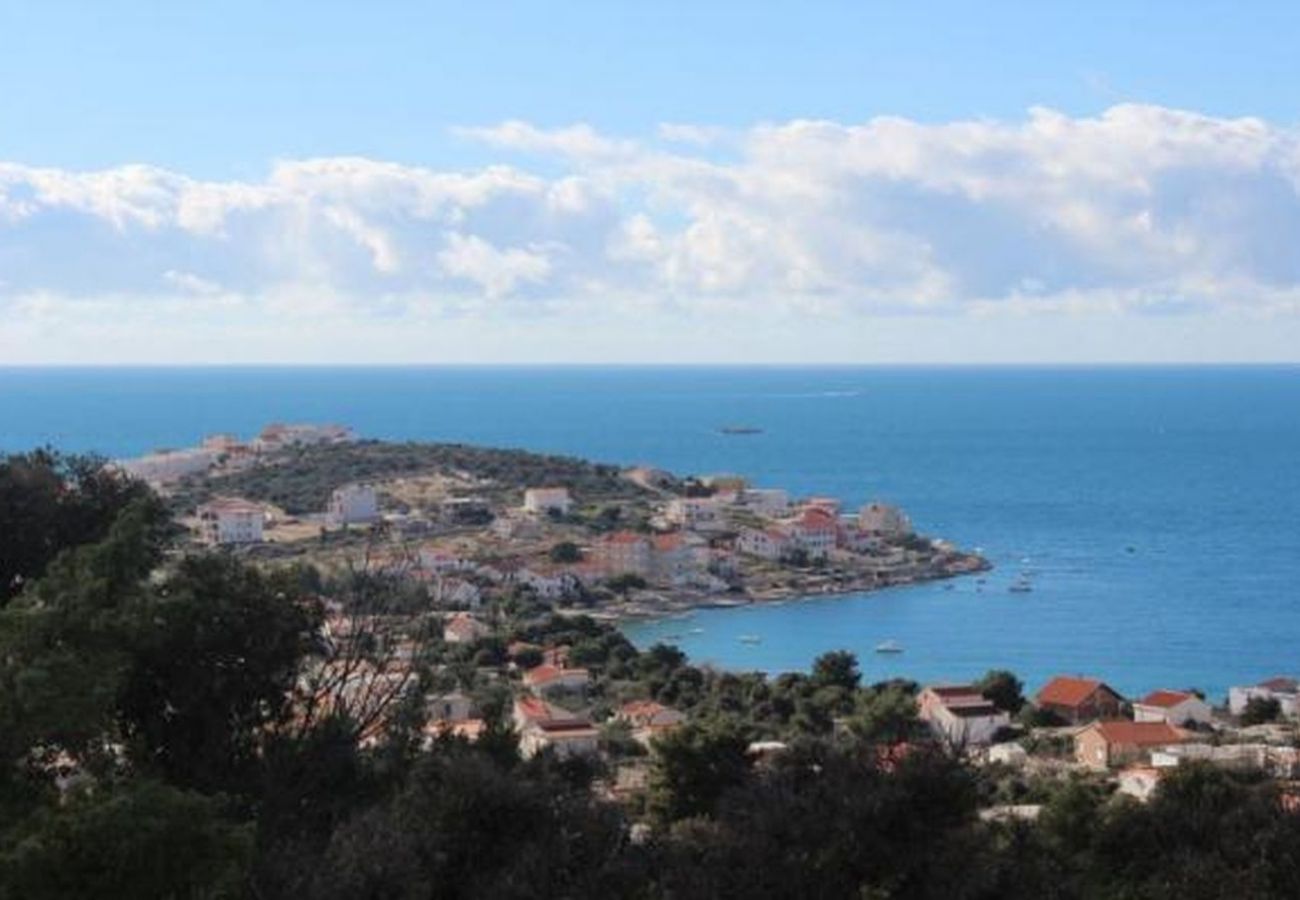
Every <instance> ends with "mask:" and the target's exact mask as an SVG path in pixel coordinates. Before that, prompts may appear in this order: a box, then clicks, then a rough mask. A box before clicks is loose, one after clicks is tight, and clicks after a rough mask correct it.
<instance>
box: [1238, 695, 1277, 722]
mask: <svg viewBox="0 0 1300 900" xmlns="http://www.w3.org/2000/svg"><path fill="white" fill-rule="evenodd" d="M1281 715H1282V704H1281V703H1279V702H1278V699H1277V698H1276V697H1251V698H1250V699H1249V700H1247V701H1246V708H1245V709H1243V710H1242V711H1241V724H1242V725H1245V726H1250V725H1262V724H1264V723H1265V722H1276V721H1277V719H1278V717H1279V716H1281Z"/></svg>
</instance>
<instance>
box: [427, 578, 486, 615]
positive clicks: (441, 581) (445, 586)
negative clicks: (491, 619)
mask: <svg viewBox="0 0 1300 900" xmlns="http://www.w3.org/2000/svg"><path fill="white" fill-rule="evenodd" d="M433 602H434V603H436V604H438V605H439V606H451V607H463V608H465V609H478V608H479V606H481V605H482V602H483V593H482V591H480V590H479V589H478V586H477V585H475V584H473V583H471V582H468V581H465V580H464V579H462V578H441V577H440V578H438V579H437V581H436V582H435V584H434V589H433Z"/></svg>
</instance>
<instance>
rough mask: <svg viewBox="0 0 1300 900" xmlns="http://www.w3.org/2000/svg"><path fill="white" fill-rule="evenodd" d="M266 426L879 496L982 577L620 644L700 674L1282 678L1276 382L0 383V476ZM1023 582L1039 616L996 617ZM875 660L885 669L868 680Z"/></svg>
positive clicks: (488, 376)
mask: <svg viewBox="0 0 1300 900" xmlns="http://www.w3.org/2000/svg"><path fill="white" fill-rule="evenodd" d="M276 419H278V420H290V421H294V420H296V421H325V420H330V421H340V422H344V423H347V424H350V425H352V426H354V427H355V428H356V429H357V430H358V431H359V432H360V433H361V434H363V435H366V436H370V437H378V438H395V439H406V438H410V439H437V440H461V441H470V442H477V443H484V444H493V445H504V446H517V447H524V448H528V449H533V450H547V451H562V452H568V453H573V454H578V455H582V456H586V457H590V458H593V459H600V460H606V461H612V462H621V463H635V462H648V463H653V464H656V465H660V466H664V467H667V468H670V469H673V470H675V471H678V472H681V473H689V472H695V473H706V472H713V471H734V472H740V473H744V474H746V475H749V476H751V477H752V478H753V479H754V480H755V481H756V482H757V483H759V484H761V485H770V486H786V487H789V488H791V489H793V490H795V491H798V492H801V493H818V494H832V495H836V496H839V497H842V498H843V499H844V500H845V501H846V502H847V503H848V504H850V505H855V504H858V503H861V502H863V501H865V500H867V499H870V498H875V497H880V498H884V499H887V500H890V501H893V502H896V503H899V504H902V505H903V506H905V507H906V508H907V509H908V510H909V511H910V512H911V513H912V516H913V518H914V520H915V521H916V523H917V524H918V526H919V527H921V528H922V529H923V530H924V531H926V532H928V533H931V534H936V535H942V536H945V537H948V538H951V539H953V540H956V541H958V542H960V543H961V544H963V545H965V546H968V547H980V548H983V550H984V552H985V553H986V554H987V555H988V556H989V557H990V559H992V561H993V562H994V564H995V565H996V566H997V569H996V570H995V571H994V572H993V573H992V574H991V575H990V576H989V577H988V581H987V583H986V584H985V585H983V586H982V587H981V586H979V585H977V583H976V582H975V581H974V580H973V579H967V580H962V581H959V582H957V583H956V584H955V586H954V588H953V589H951V590H946V589H944V587H943V586H942V585H932V586H919V587H914V588H906V589H898V590H892V591H889V592H884V593H879V594H871V595H860V596H850V597H843V598H836V599H822V600H813V601H803V602H799V603H790V604H786V605H782V606H774V607H763V608H751V609H743V610H715V611H701V612H699V613H697V614H696V615H695V616H694V617H693V618H692V619H691V620H689V621H667V622H658V623H648V624H639V625H635V626H629V627H628V629H627V630H628V633H629V635H630V636H631V637H632V638H633V640H635V641H637V642H639V643H642V644H645V643H648V642H652V641H654V640H657V639H662V638H665V637H667V636H669V635H680V637H678V638H675V641H676V642H677V643H679V644H680V646H681V647H682V648H683V649H684V650H686V651H687V652H688V653H689V654H690V655H691V656H692V657H693V658H694V659H695V660H697V661H706V662H712V663H716V664H718V665H721V666H727V667H734V668H761V669H767V670H783V669H797V668H803V667H806V666H807V665H808V664H809V662H810V661H811V660H812V659H813V657H815V656H816V655H817V654H818V653H820V652H822V651H824V650H828V649H834V648H841V647H843V648H849V649H853V650H856V651H857V652H858V653H859V654H860V656H861V660H862V663H863V668H864V670H865V672H866V674H867V676H868V677H869V678H872V679H875V678H883V677H887V676H893V675H904V676H909V677H914V678H918V679H939V678H954V679H955V678H963V677H968V676H972V675H977V674H979V673H981V672H983V671H984V670H985V669H987V668H989V667H992V666H1004V667H1009V668H1011V669H1014V670H1015V671H1017V672H1019V673H1020V674H1021V675H1022V677H1024V678H1025V679H1026V681H1028V682H1029V684H1030V685H1031V687H1032V686H1036V685H1037V684H1038V683H1040V682H1041V681H1042V680H1044V679H1045V678H1046V677H1048V676H1049V675H1051V674H1053V673H1057V672H1086V673H1094V674H1097V675H1100V676H1102V677H1104V678H1106V679H1108V680H1110V681H1111V682H1112V683H1113V684H1114V685H1115V686H1117V687H1119V688H1121V689H1122V690H1125V691H1129V692H1136V691H1142V690H1146V689H1148V688H1153V687H1160V686H1168V687H1184V686H1197V687H1201V688H1203V689H1206V690H1209V691H1211V692H1213V693H1214V694H1216V695H1217V694H1221V693H1222V692H1223V691H1224V690H1225V689H1226V687H1227V686H1228V685H1229V684H1232V683H1237V682H1243V681H1251V680H1256V679H1259V678H1262V677H1265V676H1269V675H1273V674H1278V673H1291V674H1300V369H1296V368H1154V369H1145V368H1144V369H1123V368H1111V369H997V368H990V369H962V368H957V369H902V368H818V369H795V368H776V369H740V368H687V369H646V368H625V369H620V368H614V369H586V368H487V369H472V368H462V369H443V368H432V369H418V368H401V369H251V368H250V369H183V370H178V369H161V370H148V369H130V370H121V369H110V370H71V369H65V370H14V369H9V370H5V369H0V449H5V450H17V449H25V448H28V447H31V446H33V445H36V444H41V443H53V444H56V445H58V446H60V447H64V448H67V449H76V450H98V451H101V452H104V453H107V454H110V455H128V454H134V453H139V452H142V451H146V450H149V449H152V448H157V447H164V446H180V445H186V444H191V443H193V442H194V441H195V440H196V439H197V438H198V437H199V436H200V435H202V434H203V433H204V432H209V431H214V430H223V431H237V432H241V433H243V434H251V433H252V432H254V431H255V430H257V429H258V428H259V427H260V426H261V425H262V424H264V423H265V422H267V421H270V420H276ZM728 423H737V424H747V425H755V426H759V427H761V428H763V429H764V433H763V434H761V435H754V436H746V437H740V436H734V437H724V436H721V435H719V434H718V433H717V431H716V429H717V426H719V425H721V424H728ZM1022 570H1032V572H1033V576H1032V577H1033V583H1034V585H1035V588H1034V591H1033V593H1030V594H1011V593H1008V592H1007V585H1008V584H1009V583H1010V581H1011V580H1012V579H1013V578H1015V577H1016V576H1017V575H1018V574H1019V573H1020V572H1021V571H1022ZM696 630H698V633H696ZM740 635H758V636H760V637H761V638H762V642H761V643H759V644H746V643H741V642H740V641H738V640H737V638H738V636H740ZM886 639H892V640H896V641H898V642H899V643H900V644H902V645H903V646H904V647H905V648H906V652H905V653H903V654H902V655H900V656H888V657H887V656H878V655H876V654H874V653H873V652H872V648H873V647H874V646H875V645H876V644H877V643H879V642H880V641H883V640H886Z"/></svg>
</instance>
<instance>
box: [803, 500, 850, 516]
mask: <svg viewBox="0 0 1300 900" xmlns="http://www.w3.org/2000/svg"><path fill="white" fill-rule="evenodd" d="M841 506H843V504H842V503H840V501H839V500H838V499H837V498H835V497H809V498H808V499H807V500H805V501H803V503H801V504H799V508H800V511H802V512H808V511H809V510H820V511H822V512H824V513H826V514H827V515H829V516H830V517H831V518H832V519H835V518H839V515H840V507H841Z"/></svg>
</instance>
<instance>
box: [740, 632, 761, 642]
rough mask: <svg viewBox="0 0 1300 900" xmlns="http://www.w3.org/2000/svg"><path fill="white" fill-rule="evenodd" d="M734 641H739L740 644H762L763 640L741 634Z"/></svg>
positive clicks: (753, 635) (752, 635)
mask: <svg viewBox="0 0 1300 900" xmlns="http://www.w3.org/2000/svg"><path fill="white" fill-rule="evenodd" d="M736 640H738V641H740V642H741V643H742V644H761V643H763V639H762V638H761V637H759V636H758V635H756V634H742V635H741V636H740V637H738V638H736Z"/></svg>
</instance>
